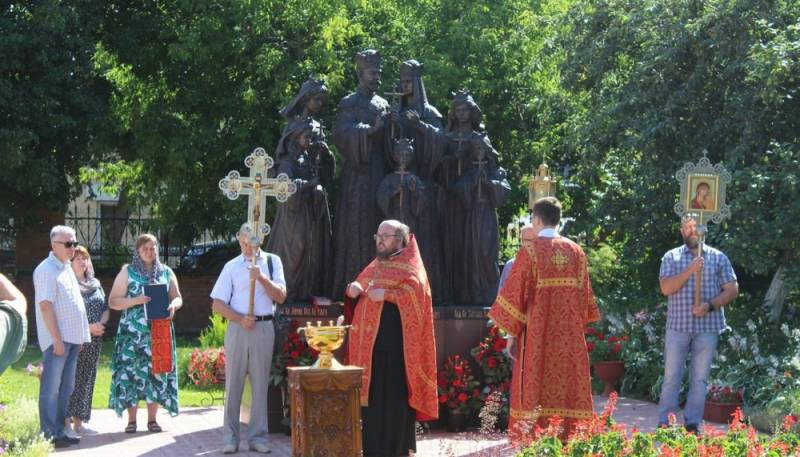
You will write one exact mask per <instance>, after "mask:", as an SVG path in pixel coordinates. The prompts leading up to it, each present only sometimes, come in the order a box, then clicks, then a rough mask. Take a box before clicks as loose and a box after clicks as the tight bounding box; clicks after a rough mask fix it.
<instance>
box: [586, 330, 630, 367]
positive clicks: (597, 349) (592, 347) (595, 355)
mask: <svg viewBox="0 0 800 457" xmlns="http://www.w3.org/2000/svg"><path fill="white" fill-rule="evenodd" d="M627 341H628V336H627V335H623V336H608V335H605V334H604V333H603V332H601V331H600V330H598V329H596V328H594V327H588V328H587V329H586V350H587V351H588V352H589V360H591V361H592V362H610V361H614V360H622V351H623V350H624V349H625V343H627Z"/></svg>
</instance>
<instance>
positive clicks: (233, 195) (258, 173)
mask: <svg viewBox="0 0 800 457" xmlns="http://www.w3.org/2000/svg"><path fill="white" fill-rule="evenodd" d="M244 164H245V165H246V166H247V168H249V169H250V176H249V177H245V178H243V177H242V176H241V175H240V174H239V172H238V171H237V170H231V171H229V172H228V175H227V176H226V177H224V178H222V179H220V180H219V188H220V190H222V193H223V194H225V196H226V197H228V198H229V199H230V200H236V199H237V198H239V195H240V194H245V195H247V224H245V226H244V227H245V228H244V231H245V232H246V233H247V235H248V240H249V243H250V246H251V247H252V248H253V250H254V255H253V256H252V257H251V262H252V265H255V264H256V255H258V254H259V253H260V252H261V249H260V248H261V244H262V243H263V242H264V237H265V236H267V235H269V232H270V230H271V229H270V226H269V224H267V222H266V221H265V218H266V215H267V199H266V197H275V199H276V200H278V201H279V202H281V203H283V202H285V201H286V200H288V199H289V197H290V196H291V195H292V194H294V193H295V192H297V186H296V185H295V183H294V182H292V180H291V179H289V176H288V175H287V174H286V173H280V174H279V175H278V176H277V177H276V178H268V177H267V176H268V174H267V173H268V172H269V169H270V168H272V166H273V165H274V164H275V162H274V161H273V160H272V157H270V156H269V155H267V152H266V151H265V150H264V148H256V149H254V150H253V152H252V153H251V154H250V155H248V156H247V157H245V159H244ZM255 290H256V281H255V279H251V280H250V303H249V304H248V308H247V315H248V316H253V315H254V311H253V301H254V298H255Z"/></svg>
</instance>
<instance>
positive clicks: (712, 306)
mask: <svg viewBox="0 0 800 457" xmlns="http://www.w3.org/2000/svg"><path fill="white" fill-rule="evenodd" d="M706 304H708V312H709V313H710V312H711V311H716V310H717V308H716V307H715V306H714V305H713V304H711V301H710V300H709V301H707V302H706Z"/></svg>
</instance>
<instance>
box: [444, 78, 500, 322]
mask: <svg viewBox="0 0 800 457" xmlns="http://www.w3.org/2000/svg"><path fill="white" fill-rule="evenodd" d="M482 116H483V114H482V112H481V109H480V107H478V104H477V103H475V100H473V98H472V96H471V95H470V94H469V93H467V92H466V91H464V90H459V91H458V92H456V93H455V94H453V103H452V105H451V106H450V111H449V112H448V114H447V128H446V129H445V132H444V135H443V137H444V138H445V140H446V143H445V146H444V154H443V156H442V160H441V164H440V166H439V170H438V172H437V175H438V178H439V183H440V185H441V192H442V196H441V199H440V201H441V206H442V208H441V211H439V215H440V230H441V234H442V235H441V239H442V244H443V246H442V252H443V270H444V272H445V278H446V281H447V289H448V290H449V291H451V295H450V297H449V298H451V300H455V301H456V302H458V303H457V304H465V303H462V302H463V300H459V297H461V298H464V295H463V294H462V293H459V292H458V290H459V289H462V288H463V282H464V278H463V269H464V261H465V259H464V243H465V238H464V236H465V231H466V230H467V228H466V223H467V220H466V212H467V208H466V207H465V206H464V203H463V200H462V198H461V197H460V196H459V195H458V193H457V192H456V183H457V182H458V180H459V179H461V177H462V176H463V175H464V174H465V173H466V172H467V171H468V170H469V168H470V167H471V166H472V163H471V161H470V154H471V146H470V144H471V142H472V141H473V139H474V138H476V137H478V136H480V135H481V134H482V133H484V132H485V129H484V126H483V123H482V122H481V120H482ZM469 301H472V300H469ZM491 302H492V300H490V301H489V302H488V303H486V304H485V306H489V304H490V303H491Z"/></svg>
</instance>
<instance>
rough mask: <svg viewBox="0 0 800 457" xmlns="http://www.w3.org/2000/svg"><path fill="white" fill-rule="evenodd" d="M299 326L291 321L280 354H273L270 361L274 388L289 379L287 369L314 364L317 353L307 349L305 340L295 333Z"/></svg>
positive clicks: (295, 321)
mask: <svg viewBox="0 0 800 457" xmlns="http://www.w3.org/2000/svg"><path fill="white" fill-rule="evenodd" d="M299 326H300V324H299V323H298V322H297V320H295V319H292V321H291V322H290V323H289V331H288V332H287V333H286V341H284V342H283V346H282V347H281V352H280V354H275V356H274V357H273V360H272V372H271V373H270V380H271V381H272V384H273V385H275V386H280V385H282V384H285V383H286V382H287V380H288V379H289V371H288V370H287V368H288V367H307V366H309V365H311V364H313V363H314V361H315V360H316V359H317V355H318V354H319V352H317V351H315V350H314V349H313V348H311V347H309V345H308V343H306V340H305V339H304V338H303V337H301V336H300V334H299V333H297V328H298V327H299Z"/></svg>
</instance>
